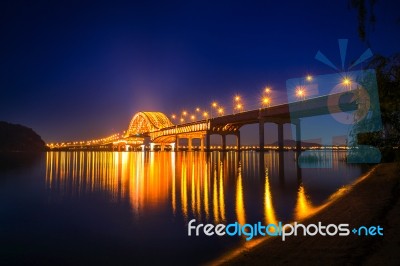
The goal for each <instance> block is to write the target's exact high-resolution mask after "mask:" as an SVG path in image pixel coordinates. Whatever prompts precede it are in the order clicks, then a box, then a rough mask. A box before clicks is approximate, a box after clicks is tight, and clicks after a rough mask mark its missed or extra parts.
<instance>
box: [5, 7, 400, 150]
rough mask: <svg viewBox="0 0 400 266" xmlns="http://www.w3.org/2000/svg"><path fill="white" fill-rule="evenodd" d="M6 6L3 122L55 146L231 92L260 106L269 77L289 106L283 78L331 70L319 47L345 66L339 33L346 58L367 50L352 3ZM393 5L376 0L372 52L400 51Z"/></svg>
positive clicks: (228, 97)
mask: <svg viewBox="0 0 400 266" xmlns="http://www.w3.org/2000/svg"><path fill="white" fill-rule="evenodd" d="M6 2H7V1H6ZM6 2H2V3H1V4H0V23H1V24H0V33H1V42H0V58H1V61H0V69H1V72H0V90H1V97H0V120H5V121H8V122H12V123H20V124H24V125H27V126H29V127H32V128H33V129H34V130H36V131H37V132H38V133H39V134H40V135H41V136H42V137H43V139H44V140H45V141H48V142H51V141H60V140H81V139H90V138H96V137H103V136H107V135H110V134H112V133H113V132H119V131H122V130H125V129H126V128H127V127H128V124H129V121H130V119H131V117H132V116H133V115H134V114H135V113H136V112H138V111H161V112H164V113H166V114H171V113H178V112H180V111H181V110H183V109H186V110H188V111H190V110H193V109H194V108H195V107H196V106H199V107H202V108H204V107H208V106H209V104H210V102H211V101H212V100H217V101H218V102H220V103H222V105H224V106H225V107H226V108H227V109H228V110H230V109H231V106H230V105H231V103H232V97H233V95H234V94H235V93H239V94H241V95H242V96H243V98H244V101H245V104H246V107H247V108H256V107H257V104H258V98H259V96H260V94H261V90H262V88H263V87H264V86H266V85H270V86H271V87H272V88H273V90H274V94H273V97H274V101H275V102H283V101H284V100H285V95H284V92H285V91H286V88H285V83H286V80H287V79H290V78H296V77H302V76H305V75H306V74H313V75H319V74H326V73H331V72H332V69H330V68H329V67H327V66H325V65H323V64H321V63H320V62H318V61H316V60H315V59H314V56H315V54H316V52H317V51H318V50H321V51H322V52H323V53H324V54H325V55H326V56H328V57H329V58H330V59H331V60H332V61H333V63H334V64H335V65H338V66H339V65H340V57H339V50H338V44H337V39H339V38H347V39H349V47H348V56H347V63H350V62H351V61H354V60H355V59H357V58H358V56H359V55H360V54H361V53H362V52H364V51H365V49H366V48H367V47H368V46H367V45H366V44H365V43H362V42H361V41H360V40H359V38H358V35H357V14H356V11H355V10H350V9H349V8H348V2H347V1H274V2H271V1H260V2H252V1H240V2H234V1H210V2H208V3H207V2H206V1H194V2H192V1H180V2H175V1H160V2H155V1H140V2H138V3H135V1H126V2H118V3H117V1H109V2H101V1H96V2H94V3H89V2H87V3H81V2H83V1H65V3H61V1H35V3H34V2H33V1H31V2H20V1H8V3H6ZM215 2H218V3H215ZM320 2H321V3H320ZM322 2H323V3H322ZM395 2H396V1H379V2H378V4H377V5H376V10H375V13H376V16H377V20H378V22H377V24H376V26H375V30H374V31H371V32H370V47H371V49H372V51H373V52H374V53H375V54H377V53H379V54H383V55H390V54H393V53H394V52H399V47H400V37H399V29H400V25H399V23H398V22H397V23H396V19H397V17H396V16H398V15H397V14H398V10H399V6H398V4H396V3H395ZM396 5H397V6H396Z"/></svg>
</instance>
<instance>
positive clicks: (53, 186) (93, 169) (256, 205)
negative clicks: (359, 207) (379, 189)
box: [0, 151, 366, 265]
mask: <svg viewBox="0 0 400 266" xmlns="http://www.w3.org/2000/svg"><path fill="white" fill-rule="evenodd" d="M283 154H284V158H283V157H282V156H281V157H279V153H277V152H272V151H271V152H267V153H265V155H264V158H260V153H258V152H252V151H249V152H242V154H241V158H239V157H238V153H236V152H228V153H226V154H225V155H223V154H222V153H219V152H214V153H212V154H211V155H210V156H209V157H207V156H206V154H204V153H200V152H181V153H177V154H176V153H170V152H154V153H141V152H130V153H125V152H119V153H118V152H48V153H44V154H42V155H40V158H37V159H36V160H35V161H33V162H32V163H29V164H28V163H26V164H24V165H22V166H20V167H18V168H11V169H8V170H1V171H0V245H1V246H0V264H3V263H30V264H31V263H36V264H38V265H42V264H73V265H76V264H88V263H90V264H104V263H108V264H113V265H115V264H125V265H133V264H147V265H148V264H156V263H159V264H160V263H163V264H172V263H179V264H199V263H204V262H207V261H210V260H212V259H214V258H217V257H219V256H220V255H222V254H224V253H225V252H227V251H229V250H231V249H233V248H235V247H238V246H240V245H242V244H243V243H244V242H245V240H244V239H243V238H241V237H237V238H233V237H228V236H224V237H216V236H213V237H204V236H202V237H194V236H192V237H189V236H187V222H188V221H189V220H191V219H193V218H194V219H196V220H197V221H198V223H200V222H202V223H225V224H227V223H231V222H236V221H238V222H240V223H255V222H258V221H261V222H264V223H273V222H276V221H283V222H285V221H291V220H294V219H300V218H303V217H305V216H306V215H308V214H310V213H312V212H313V211H315V210H316V209H317V208H318V206H319V205H321V204H322V203H323V202H324V201H326V199H327V198H328V197H329V196H330V195H331V194H332V193H334V192H335V191H336V190H337V189H338V188H340V187H342V186H343V185H346V184H348V183H350V182H351V181H353V180H354V179H356V178H357V177H359V176H360V175H361V174H362V173H363V172H364V171H365V170H366V169H362V168H361V167H360V166H357V165H348V164H346V163H345V162H343V161H342V159H343V158H344V156H345V152H334V153H333V157H332V158H333V161H332V164H333V165H332V166H333V167H332V168H330V169H302V170H300V169H298V168H297V167H296V165H295V159H294V156H295V155H294V153H293V152H285V153H283ZM263 166H264V167H263Z"/></svg>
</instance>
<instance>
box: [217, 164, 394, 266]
mask: <svg viewBox="0 0 400 266" xmlns="http://www.w3.org/2000/svg"><path fill="white" fill-rule="evenodd" d="M399 170H400V164H399V163H385V164H380V165H378V166H376V167H374V168H373V170H371V171H370V172H369V173H368V174H366V175H365V176H363V177H361V178H360V179H359V180H357V181H356V182H355V183H354V184H352V185H350V186H349V187H348V188H346V189H345V190H343V191H341V192H340V193H341V195H340V197H337V198H335V199H333V200H332V201H331V202H330V203H329V204H327V205H326V206H325V207H324V208H323V209H322V210H321V211H320V212H318V213H316V214H315V215H314V216H312V217H309V218H307V219H304V220H303V221H301V222H302V223H303V224H311V223H313V224H317V223H318V222H322V224H325V225H326V224H332V223H333V224H340V223H348V224H349V225H350V229H352V228H354V227H359V226H363V225H365V226H372V225H375V226H377V225H380V226H381V227H383V228H384V235H383V236H356V235H354V234H353V233H350V235H349V236H346V237H343V236H342V237H340V236H334V237H323V236H313V237H310V236H306V237H304V236H297V237H288V238H287V239H286V241H284V242H283V241H282V240H281V238H278V237H277V238H270V239H266V240H265V241H262V242H261V243H260V244H257V245H256V246H254V247H252V248H244V249H242V250H240V251H236V252H234V253H232V254H235V255H234V256H232V254H230V255H229V254H227V255H226V256H224V257H223V258H221V259H220V260H218V261H215V262H214V263H213V264H222V265H281V264H285V265H323V264H328V265H344V264H357V265H358V264H365V265H377V264H383V265H397V264H398V262H399V261H398V258H399V254H400V231H399V228H400V177H399ZM298 222H299V221H298Z"/></svg>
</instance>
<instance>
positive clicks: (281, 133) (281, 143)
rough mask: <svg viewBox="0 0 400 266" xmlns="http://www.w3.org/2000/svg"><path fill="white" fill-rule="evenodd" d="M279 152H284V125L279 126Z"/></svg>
mask: <svg viewBox="0 0 400 266" xmlns="http://www.w3.org/2000/svg"><path fill="white" fill-rule="evenodd" d="M278 150H280V151H283V123H279V124H278Z"/></svg>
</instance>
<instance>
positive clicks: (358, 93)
mask: <svg viewBox="0 0 400 266" xmlns="http://www.w3.org/2000/svg"><path fill="white" fill-rule="evenodd" d="M338 41H339V51H340V58H341V69H339V68H338V67H336V66H335V65H334V64H333V63H332V62H331V61H330V60H329V59H328V58H327V57H326V56H325V55H324V54H323V53H322V52H321V51H318V52H317V54H316V56H315V59H317V60H318V61H320V62H322V63H324V64H325V65H327V66H329V67H330V68H332V69H333V70H334V71H335V72H336V73H330V74H325V75H317V76H313V77H311V76H308V77H305V78H294V79H289V80H287V81H286V88H287V94H288V100H289V111H290V120H291V123H292V124H299V123H300V125H301V126H300V131H301V134H300V133H299V132H296V128H295V127H292V134H293V136H301V138H300V140H301V141H302V142H311V143H317V144H319V145H321V146H322V147H328V148H330V149H327V150H325V151H323V152H321V151H320V150H318V151H316V150H314V151H313V150H307V151H304V152H302V153H301V154H300V156H299V157H298V165H299V167H301V168H331V167H332V161H333V159H332V155H333V152H332V147H333V146H335V145H336V146H338V145H342V146H345V147H347V156H346V160H347V163H379V162H380V160H381V153H380V151H379V149H377V148H376V147H372V146H368V145H361V144H359V143H358V136H359V134H363V133H371V132H376V131H379V130H381V129H382V119H381V112H380V106H379V95H378V86H377V81H376V74H375V70H374V69H365V70H355V68H356V67H357V66H359V65H360V64H361V63H363V62H365V61H366V60H367V59H369V58H371V57H372V52H371V50H370V49H367V50H366V51H365V52H364V53H363V54H361V56H360V57H359V58H358V59H357V60H355V61H354V63H351V64H350V65H349V67H348V68H345V62H346V60H345V59H346V52H347V43H348V40H346V39H339V40H338ZM305 105H307V106H305ZM311 159H312V160H311Z"/></svg>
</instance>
